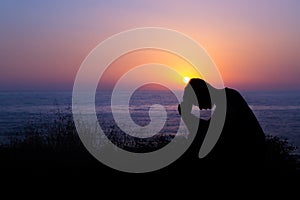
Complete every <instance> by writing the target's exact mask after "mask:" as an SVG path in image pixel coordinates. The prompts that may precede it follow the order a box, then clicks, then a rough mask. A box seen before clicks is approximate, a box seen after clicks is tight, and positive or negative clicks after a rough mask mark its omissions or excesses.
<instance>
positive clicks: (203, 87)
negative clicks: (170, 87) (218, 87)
mask: <svg viewBox="0 0 300 200" xmlns="http://www.w3.org/2000/svg"><path fill="white" fill-rule="evenodd" d="M213 90H215V88H213V87H212V86H211V85H210V84H208V83H206V82H205V81H204V80H202V79H199V78H193V79H191V80H190V81H189V83H188V84H187V86H186V87H185V89H184V94H183V102H185V103H188V104H192V105H195V106H198V107H199V108H200V109H210V108H212V103H211V98H210V93H209V91H213Z"/></svg>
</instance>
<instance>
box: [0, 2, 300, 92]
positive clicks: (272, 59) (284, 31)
mask: <svg viewBox="0 0 300 200" xmlns="http://www.w3.org/2000/svg"><path fill="white" fill-rule="evenodd" d="M299 9H300V1H293V0H287V1H278V0H274V1H272V3H270V1H266V0H263V1H258V0H254V1H243V2H241V1H234V0H225V1H222V3H220V2H217V3H214V2H211V1H192V0H187V1H171V0H166V1H163V2H153V1H150V0H146V1H137V0H136V1H135V0H134V1H131V3H130V4H127V3H126V2H123V1H111V2H104V3H103V2H102V1H99V2H98V1H89V2H87V1H77V0H76V1H75V3H74V1H64V2H61V1H51V2H49V3H45V2H39V1H35V0H29V1H26V3H24V2H23V3H22V1H20V2H17V1H16V2H15V1H1V2H0V24H1V34H0V44H1V45H0V70H1V73H0V90H10V89H14V90H23V89H25V90H35V89H41V90H46V89H72V85H73V82H74V79H75V75H76V73H77V70H78V69H79V67H80V64H81V63H82V61H83V60H84V58H85V57H86V56H87V55H88V53H89V52H90V51H91V50H92V49H93V48H94V47H95V46H96V45H97V44H98V43H99V42H101V41H103V40H104V39H106V38H107V37H109V36H111V35H113V34H116V33H119V32H121V31H124V30H127V29H132V28H136V27H145V26H156V27H157V26H158V27H165V28H169V29H174V30H177V31H179V32H182V33H184V34H186V35H189V36H190V37H192V38H193V39H195V40H196V41H197V42H198V43H199V44H201V45H202V46H203V47H204V48H205V49H206V50H207V52H208V53H209V54H210V56H211V57H212V59H213V60H214V62H215V63H216V65H217V66H218V68H219V71H220V72H221V75H222V77H223V80H224V82H225V85H226V86H229V87H234V88H237V89H271V90H278V89H280V90H282V89H283V90H290V89H300V88H299V86H300V79H299V78H298V76H299V74H300V64H299V63H300V56H299V55H300V37H299V35H300V20H299V19H300V12H299ZM136 53H137V54H139V55H135V56H133V57H132V58H129V57H130V56H129V57H128V58H126V59H127V61H126V62H125V63H126V65H130V64H133V65H135V64H139V63H146V62H148V61H149V62H150V61H151V62H162V64H167V65H169V64H172V65H181V64H182V63H181V62H183V61H180V60H178V59H176V58H169V56H170V55H167V54H163V53H161V52H160V55H159V56H158V55H156V56H154V55H151V56H150V55H144V56H143V55H141V54H140V53H141V52H140V53H138V52H136ZM148 53H149V52H148ZM152 53H153V52H152ZM161 57H165V58H161ZM152 59H154V60H157V61H153V60H152ZM129 60H130V62H129ZM171 61H172V62H174V63H171ZM117 73H120V72H117ZM189 73H190V72H189ZM166 78H168V77H166ZM174 84H175V85H176V82H174ZM178 84H179V83H178ZM175 85H174V87H177V86H175Z"/></svg>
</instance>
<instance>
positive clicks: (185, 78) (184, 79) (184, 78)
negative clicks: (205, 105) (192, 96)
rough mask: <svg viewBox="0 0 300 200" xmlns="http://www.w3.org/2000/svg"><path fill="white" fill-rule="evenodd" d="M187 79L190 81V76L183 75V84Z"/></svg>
mask: <svg viewBox="0 0 300 200" xmlns="http://www.w3.org/2000/svg"><path fill="white" fill-rule="evenodd" d="M189 81H190V78H189V77H187V76H185V77H183V82H184V83H185V84H187V83H188V82H189Z"/></svg>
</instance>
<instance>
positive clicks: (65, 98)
mask: <svg viewBox="0 0 300 200" xmlns="http://www.w3.org/2000/svg"><path fill="white" fill-rule="evenodd" d="M241 94H242V95H243V96H244V98H245V99H246V101H247V102H248V104H249V105H250V107H251V108H252V110H253V112H254V113H255V115H256V117H257V118H258V120H259V122H260V124H261V126H262V128H263V130H264V131H265V133H266V134H269V135H274V136H280V137H282V138H287V139H288V140H289V141H290V142H291V143H292V144H293V145H295V146H298V147H300V92H299V91H298V92H296V91H294V92H288V91H281V92H279V91H272V92H271V91H267V92H266V91H265V92H262V91H256V92H254V91H251V92H250V91H242V92H241ZM177 95H178V96H181V94H180V92H179V93H178V94H177ZM109 99H110V98H109V96H107V95H105V93H103V92H102V93H101V94H98V93H97V95H96V111H97V115H100V116H105V113H106V112H109V108H110V104H109V103H110V101H109ZM71 102H72V92H71V91H59V92H58V91H49V92H46V91H42V92H40V91H39V92H25V91H2V92H0V136H1V137H0V139H1V138H4V137H6V136H7V135H13V134H14V133H16V132H18V131H20V130H22V129H23V128H24V127H25V126H27V125H28V124H29V123H31V124H34V123H36V124H37V125H38V123H42V122H43V119H46V118H49V117H51V116H52V115H53V116H54V113H55V112H56V111H57V110H58V109H60V110H61V111H63V112H70V109H69V111H68V110H67V108H70V107H71ZM177 103H178V102H177V101H176V100H174V98H169V96H168V94H167V95H166V94H165V92H162V91H147V92H144V93H141V94H140V95H136V97H135V98H134V99H133V100H131V101H130V103H129V105H130V106H129V110H130V112H131V113H133V115H132V116H131V117H132V120H133V121H134V122H135V123H136V124H138V125H140V126H145V125H147V124H149V122H150V121H149V120H150V118H149V108H150V106H151V105H153V104H163V106H164V107H165V108H166V110H167V114H168V115H167V117H168V118H170V119H171V121H170V123H169V126H170V127H169V128H170V130H171V129H172V126H173V125H174V124H176V123H177V122H176V120H174V121H172V119H173V118H174V119H176V118H178V117H179V115H178V113H177ZM114 109H115V110H116V111H117V112H120V113H121V114H126V110H128V107H124V106H123V105H122V104H120V105H118V104H115V105H114ZM156 109H157V110H160V109H161V107H159V106H156V107H155V106H154V107H153V106H152V107H151V110H150V111H151V113H152V114H151V115H152V116H154V117H155V116H157V117H162V118H163V116H160V115H156V114H157V113H156ZM195 112H197V111H195ZM204 115H205V114H204ZM98 119H99V118H98ZM100 120H101V118H100ZM174 126H175V125H174ZM297 153H300V150H299V149H298V150H297Z"/></svg>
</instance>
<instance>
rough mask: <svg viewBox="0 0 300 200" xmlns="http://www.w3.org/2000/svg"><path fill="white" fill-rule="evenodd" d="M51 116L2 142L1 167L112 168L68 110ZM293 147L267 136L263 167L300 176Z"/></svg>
mask: <svg viewBox="0 0 300 200" xmlns="http://www.w3.org/2000/svg"><path fill="white" fill-rule="evenodd" d="M54 116H55V117H54V118H53V117H49V119H47V122H46V123H42V124H39V125H36V124H35V123H34V121H33V122H32V123H30V124H29V125H28V126H26V127H24V130H23V131H21V132H20V133H19V134H18V135H14V136H11V137H10V140H9V142H7V143H2V144H1V145H0V158H1V167H0V168H2V169H6V170H8V172H11V174H13V173H16V172H17V171H18V170H21V169H22V170H24V169H26V170H27V172H30V173H33V174H34V175H47V173H49V172H50V174H51V173H56V172H57V171H60V172H61V173H66V172H67V173H70V172H71V174H72V173H74V174H75V173H78V172H79V171H81V170H86V169H88V170H91V169H93V168H97V170H98V169H99V168H101V169H102V170H107V171H112V170H111V169H109V168H108V167H106V166H104V165H102V164H100V163H99V162H98V161H97V160H96V159H95V158H93V157H92V156H91V155H90V154H89V152H88V151H87V150H86V149H85V147H84V146H83V144H82V143H81V141H80V139H79V137H78V135H77V133H76V129H75V124H74V122H73V119H72V115H71V112H70V110H67V111H61V110H57V111H55V113H54ZM113 130H114V129H113V127H111V131H113ZM160 139H162V138H160ZM165 140H168V138H165ZM123 142H124V141H123ZM295 149H296V148H295V147H294V146H292V145H290V144H289V143H288V141H287V140H283V139H280V138H279V137H273V136H267V154H266V170H267V171H268V172H270V173H271V174H274V173H276V175H285V174H288V175H297V176H299V161H298V159H297V156H296V155H294V154H293V153H294V151H295ZM72 170H73V171H72ZM27 172H26V173H27Z"/></svg>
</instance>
